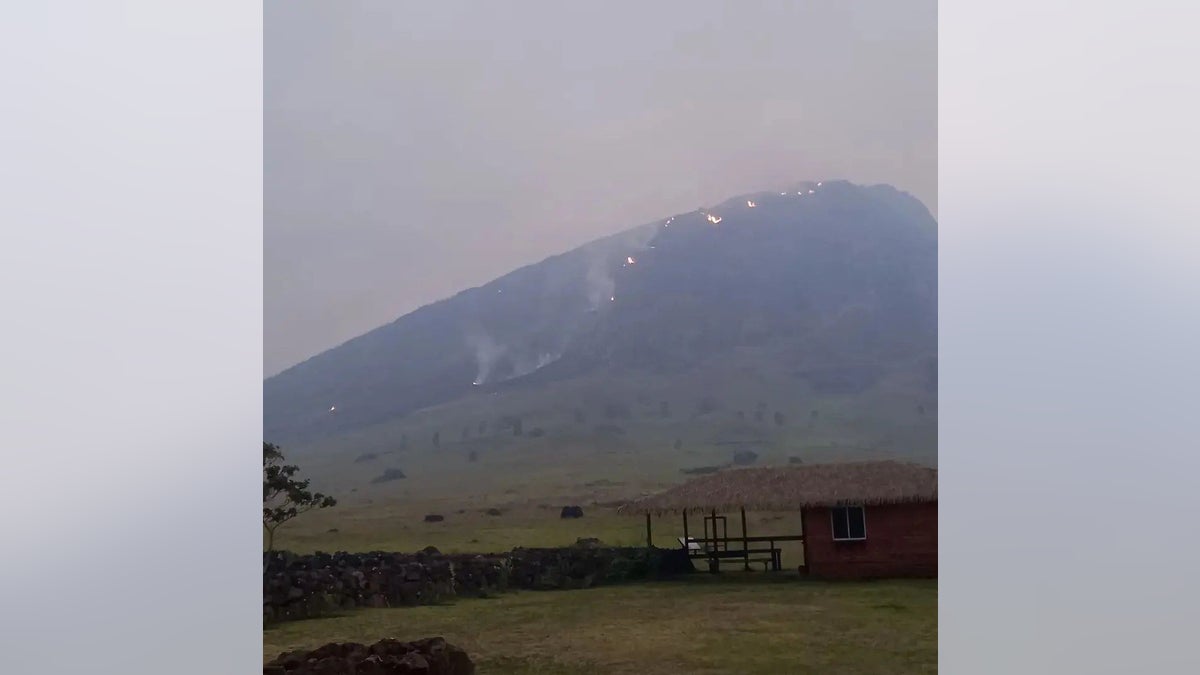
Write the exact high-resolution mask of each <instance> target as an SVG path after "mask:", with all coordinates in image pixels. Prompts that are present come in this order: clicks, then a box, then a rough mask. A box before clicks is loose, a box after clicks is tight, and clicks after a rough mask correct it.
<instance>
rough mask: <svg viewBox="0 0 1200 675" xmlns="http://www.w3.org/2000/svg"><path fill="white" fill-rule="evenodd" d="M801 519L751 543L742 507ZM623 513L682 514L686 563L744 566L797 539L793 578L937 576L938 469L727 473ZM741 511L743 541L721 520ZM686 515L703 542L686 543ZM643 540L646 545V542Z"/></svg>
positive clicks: (872, 466) (866, 466)
mask: <svg viewBox="0 0 1200 675" xmlns="http://www.w3.org/2000/svg"><path fill="white" fill-rule="evenodd" d="M747 509H750V510H752V511H776V512H785V511H793V512H798V513H799V519H798V520H799V523H798V524H799V526H800V527H799V530H800V531H799V532H798V533H790V534H789V533H781V534H779V535H769V534H767V535H756V536H750V535H749V533H747V531H746V515H745V514H746V510H747ZM621 510H622V512H623V513H626V514H631V515H634V514H645V516H646V526H647V535H649V527H650V515H651V514H657V515H663V514H668V513H679V514H682V516H683V527H684V537H682V538H681V539H682V542H681V543H682V545H683V546H685V547H688V548H689V549H690V550H692V557H694V558H707V559H708V560H709V561H710V565H712V566H713V567H714V568H715V567H716V565H718V564H719V560H720V559H723V558H724V559H734V560H737V559H739V558H740V559H742V560H744V561H745V562H746V564H747V567H748V566H749V561H750V559H751V557H752V556H753V555H756V554H758V555H761V554H766V553H769V554H770V556H771V558H770V559H771V560H772V562H773V568H775V569H778V568H779V566H780V565H779V560H778V556H779V554H778V550H777V548H776V545H777V542H780V541H801V542H803V557H804V563H803V565H802V566H801V568H800V569H801V572H802V573H806V574H810V575H812V576H817V577H825V578H869V577H899V576H937V470H936V469H931V468H928V467H924V466H919V465H916V464H909V463H905V462H895V461H871V462H845V463H838V464H812V465H801V466H788V467H762V468H747V469H729V470H725V471H721V472H718V473H715V474H710V475H706V476H701V477H698V478H695V479H693V480H690V481H687V482H685V483H683V484H680V485H677V486H675V487H673V488H670V489H668V490H666V491H664V492H661V493H658V494H655V495H650V496H647V497H643V498H641V499H637V500H634V501H632V502H630V503H628V504H626V505H625V506H623V507H622V509H621ZM728 512H740V514H741V521H742V532H741V536H736V535H735V536H734V537H729V536H728V532H727V528H726V526H725V516H723V515H718V514H719V513H728ZM688 513H701V514H705V515H704V518H703V522H704V537H703V538H697V539H694V540H693V539H692V537H690V533H689V532H688V523H687V516H688ZM648 540H649V539H648Z"/></svg>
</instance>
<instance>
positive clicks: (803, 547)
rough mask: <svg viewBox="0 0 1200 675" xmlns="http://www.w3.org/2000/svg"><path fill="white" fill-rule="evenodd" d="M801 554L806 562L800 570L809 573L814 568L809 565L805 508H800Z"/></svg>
mask: <svg viewBox="0 0 1200 675" xmlns="http://www.w3.org/2000/svg"><path fill="white" fill-rule="evenodd" d="M800 555H801V556H803V557H804V564H803V565H801V566H800V571H802V572H803V573H804V574H808V571H809V570H810V569H812V568H810V567H809V566H808V532H807V530H806V528H805V527H804V509H800Z"/></svg>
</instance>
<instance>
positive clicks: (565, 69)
mask: <svg viewBox="0 0 1200 675" xmlns="http://www.w3.org/2000/svg"><path fill="white" fill-rule="evenodd" d="M265 25H266V30H265V40H266V43H265V48H264V49H265V54H264V62H265V63H264V68H265V75H264V77H265V113H264V120H263V123H264V144H265V148H264V151H265V178H264V190H265V206H264V211H265V213H264V221H265V226H264V228H265V232H264V237H265V240H264V248H265V254H264V255H265V261H264V262H265V267H264V277H265V278H264V293H265V299H264V300H265V303H264V307H265V309H264V314H265V315H264V339H265V345H264V375H270V374H274V373H276V372H278V371H280V370H282V369H284V368H286V367H288V366H290V365H292V364H294V363H297V362H299V361H302V360H304V359H305V358H308V357H309V356H312V355H314V354H316V353H319V352H321V351H323V350H325V349H328V348H330V347H333V346H335V345H337V344H340V343H341V342H344V341H345V340H348V339H350V338H352V337H354V336H356V335H359V334H361V333H364V332H366V331H368V330H370V329H371V328H374V327H376V326H379V325H382V324H384V323H387V322H389V321H391V320H393V319H395V318H396V317H398V316H400V315H402V314H405V313H407V312H409V311H411V310H413V309H416V308H417V307H419V306H421V305H424V304H427V303H429V302H432V301H435V300H438V299H440V298H444V297H447V296H449V295H452V294H454V293H455V292H457V291H459V290H462V289H464V288H467V287H470V286H475V285H479V284H481V283H485V282H487V281H489V280H491V279H493V278H495V277H497V276H500V275H502V274H504V273H506V272H508V271H511V270H512V269H514V268H516V267H519V266H521V265H524V264H528V263H531V262H536V261H538V260H541V259H542V258H545V257H546V256H549V255H553V254H556V253H560V252H562V251H564V250H567V249H569V248H571V247H574V246H576V245H578V244H582V243H584V242H586V241H589V240H591V239H594V238H596V237H599V236H602V235H605V234H609V233H612V232H615V231H618V230H621V229H624V228H627V227H630V226H633V225H637V224H640V223H643V222H647V221H649V220H652V219H654V218H657V217H659V216H663V215H669V214H672V213H677V212H680V211H686V210H691V209H694V208H696V207H698V206H701V205H704V204H711V203H714V202H717V201H720V200H722V199H724V198H726V197H730V196H733V195H735V194H737V193H739V192H747V191H753V190H760V189H769V188H772V187H774V186H776V185H779V184H781V183H788V182H792V181H799V180H807V179H813V180H820V179H824V178H844V179H847V180H851V181H854V182H862V183H875V182H886V183H891V184H893V185H895V186H896V187H898V188H900V189H902V190H907V191H909V192H911V193H913V194H914V195H916V196H917V197H918V198H920V199H921V200H922V201H924V202H925V203H926V205H927V206H929V208H930V209H931V210H933V211H934V212H935V213H936V206H935V200H936V190H937V14H936V1H935V0H915V1H909V0H869V1H868V0H855V1H854V2H842V1H836V0H828V1H825V2H818V1H806V0H792V1H790V2H753V1H751V0H737V1H733V2H715V1H707V0H705V1H697V0H692V1H689V2H661V1H656V2H645V3H642V2H638V3H630V2H603V3H600V2H597V3H587V4H585V3H564V2H520V3H485V2H471V3H464V2H447V1H439V2H425V3H418V2H392V1H388V0H381V1H378V2H365V1H349V0H342V1H339V2H327V1H323V2H316V1H308V0H305V1H302V2H298V1H295V0H291V1H288V2H283V1H275V2H268V3H266V9H265Z"/></svg>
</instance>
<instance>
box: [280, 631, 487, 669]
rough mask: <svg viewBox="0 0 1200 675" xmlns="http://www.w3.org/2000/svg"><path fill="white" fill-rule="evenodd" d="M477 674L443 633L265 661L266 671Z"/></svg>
mask: <svg viewBox="0 0 1200 675" xmlns="http://www.w3.org/2000/svg"><path fill="white" fill-rule="evenodd" d="M280 673H286V674H287V675H418V674H420V675H474V673H475V664H474V663H473V662H472V661H471V658H470V657H469V656H467V653H466V652H465V651H463V650H462V649H460V648H458V647H455V646H454V645H451V644H449V643H447V642H446V641H445V640H444V639H442V638H440V637H435V638H426V639H424V640H417V641H415V642H401V641H399V640H393V639H390V638H388V639H383V640H380V641H379V642H376V643H375V644H373V645H371V646H369V647H368V646H366V645H361V644H358V643H354V642H345V643H336V642H331V643H329V644H327V645H323V646H321V647H318V648H317V649H314V650H312V651H311V652H302V651H297V652H287V653H284V654H280V655H279V657H278V658H276V659H275V660H273V661H270V662H269V663H266V664H265V665H263V675H279V674H280Z"/></svg>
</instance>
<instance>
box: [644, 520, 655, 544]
mask: <svg viewBox="0 0 1200 675" xmlns="http://www.w3.org/2000/svg"><path fill="white" fill-rule="evenodd" d="M646 548H654V543H653V541H652V540H651V539H650V512H649V511H647V512H646Z"/></svg>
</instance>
